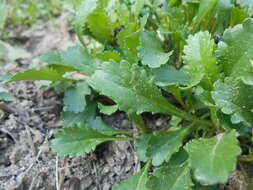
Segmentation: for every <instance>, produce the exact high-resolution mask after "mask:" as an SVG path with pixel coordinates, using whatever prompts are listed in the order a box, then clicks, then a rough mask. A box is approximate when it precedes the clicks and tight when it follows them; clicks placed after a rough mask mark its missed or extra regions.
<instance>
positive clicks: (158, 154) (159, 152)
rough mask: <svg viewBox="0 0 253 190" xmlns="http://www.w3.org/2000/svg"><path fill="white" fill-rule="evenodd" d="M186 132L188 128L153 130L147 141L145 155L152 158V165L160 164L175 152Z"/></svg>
mask: <svg viewBox="0 0 253 190" xmlns="http://www.w3.org/2000/svg"><path fill="white" fill-rule="evenodd" d="M187 133H188V128H183V129H179V130H172V131H164V130H160V131H158V132H154V135H153V136H151V138H150V140H149V142H148V149H147V153H146V155H147V157H148V158H150V159H152V164H153V165H154V166H159V165H161V164H162V163H163V162H164V161H166V162H168V161H169V160H170V158H171V156H172V154H174V153H175V152H178V150H179V148H180V147H181V146H182V144H183V140H184V138H185V137H186V135H187Z"/></svg>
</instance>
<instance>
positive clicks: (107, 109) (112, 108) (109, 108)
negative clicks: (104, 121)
mask: <svg viewBox="0 0 253 190" xmlns="http://www.w3.org/2000/svg"><path fill="white" fill-rule="evenodd" d="M118 107H119V106H118V105H112V106H107V105H103V104H101V103H98V108H99V110H100V112H101V113H103V114H106V115H111V114H113V113H114V112H116V111H117V110H118Z"/></svg>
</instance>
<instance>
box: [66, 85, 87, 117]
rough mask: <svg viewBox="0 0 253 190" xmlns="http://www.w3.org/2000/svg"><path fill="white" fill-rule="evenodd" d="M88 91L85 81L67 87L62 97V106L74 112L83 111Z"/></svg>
mask: <svg viewBox="0 0 253 190" xmlns="http://www.w3.org/2000/svg"><path fill="white" fill-rule="evenodd" d="M90 93H91V90H90V88H89V86H88V84H87V83H86V82H79V83H77V84H76V85H75V86H71V87H69V88H67V90H66V91H65V96H64V99H63V101H64V105H65V107H64V108H65V109H66V110H67V111H71V112H74V113H80V112H83V111H84V109H85V106H86V99H85V96H86V95H89V94H90Z"/></svg>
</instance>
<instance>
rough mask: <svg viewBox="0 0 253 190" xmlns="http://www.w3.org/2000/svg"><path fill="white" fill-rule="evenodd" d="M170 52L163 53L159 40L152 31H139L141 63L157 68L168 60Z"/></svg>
mask: <svg viewBox="0 0 253 190" xmlns="http://www.w3.org/2000/svg"><path fill="white" fill-rule="evenodd" d="M171 55H172V52H169V53H164V51H163V46H162V42H161V40H160V39H159V38H158V37H157V35H156V34H155V33H154V32H150V31H144V32H142V33H141V46H140V48H139V57H140V59H141V62H142V64H143V65H148V66H149V67H151V68H158V67H160V66H161V65H164V64H165V63H167V61H168V60H169V58H170V56H171Z"/></svg>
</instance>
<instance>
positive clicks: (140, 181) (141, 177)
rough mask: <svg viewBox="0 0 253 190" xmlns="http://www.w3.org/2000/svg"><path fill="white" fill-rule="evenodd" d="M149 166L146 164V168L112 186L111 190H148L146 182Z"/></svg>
mask: <svg viewBox="0 0 253 190" xmlns="http://www.w3.org/2000/svg"><path fill="white" fill-rule="evenodd" d="M149 165H150V164H149V163H147V164H146V166H145V167H144V168H143V169H141V171H139V172H138V173H136V174H135V175H133V176H131V177H129V178H128V179H126V180H123V181H121V182H119V183H117V184H115V185H113V187H112V190H129V189H134V190H149V188H147V187H146V182H147V181H148V168H149Z"/></svg>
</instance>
